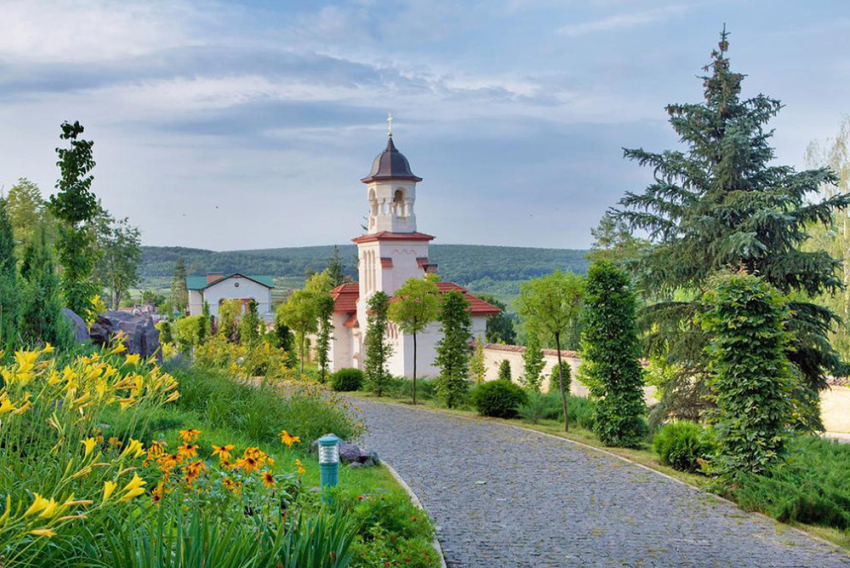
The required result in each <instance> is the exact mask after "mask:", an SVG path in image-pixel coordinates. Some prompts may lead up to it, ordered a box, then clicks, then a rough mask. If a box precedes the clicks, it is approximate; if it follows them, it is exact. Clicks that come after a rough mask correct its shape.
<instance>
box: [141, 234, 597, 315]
mask: <svg viewBox="0 0 850 568" xmlns="http://www.w3.org/2000/svg"><path fill="white" fill-rule="evenodd" d="M430 250H431V260H432V261H433V262H436V263H438V264H439V265H440V266H439V274H440V277H441V278H442V279H443V280H446V281H451V282H456V283H458V284H460V285H461V286H465V287H467V288H469V289H470V290H472V291H474V292H479V293H489V294H493V295H495V296H496V297H498V298H500V299H502V300H504V301H507V302H510V301H511V300H513V298H515V297H516V295H517V294H518V293H519V285H520V283H521V282H524V281H526V280H528V279H531V278H537V277H539V276H542V275H544V274H549V273H550V272H552V271H553V270H555V269H556V268H559V269H561V270H564V271H570V272H577V273H580V274H584V272H585V271H586V269H587V260H586V259H585V255H586V254H587V251H585V250H571V249H543V248H523V247H499V246H481V245H432V246H431V249H430ZM339 251H340V256H341V258H342V261H343V263H344V265H345V272H346V274H348V275H350V276H355V275H356V268H355V267H356V263H357V247H356V246H355V245H341V246H339ZM332 254H333V245H328V246H313V247H291V248H277V249H259V250H244V251H224V252H216V251H211V250H204V249H193V248H183V247H142V264H141V267H140V273H141V276H142V286H141V287H142V288H161V287H165V286H167V285H168V282H169V279H170V278H171V275H172V272H173V270H174V263H175V262H176V260H177V258H178V257H183V260H184V262H185V263H186V266H187V267H188V271H189V273H190V274H206V273H207V272H215V271H220V272H244V273H248V274H270V275H272V276H274V277H275V281H276V282H277V283H278V286H279V287H281V288H284V289H286V288H297V287H300V286H301V285H302V284H303V282H304V278H305V274H306V273H307V271H308V270H314V271H320V270H322V269H324V268H325V266H326V265H327V263H328V259H329V258H330V257H331V255H332Z"/></svg>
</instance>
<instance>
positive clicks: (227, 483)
mask: <svg viewBox="0 0 850 568" xmlns="http://www.w3.org/2000/svg"><path fill="white" fill-rule="evenodd" d="M241 487H242V483H241V482H239V481H233V480H232V479H230V478H229V477H228V478H225V480H224V488H225V489H229V490H230V491H231V492H233V493H235V494H237V495H238V494H239V492H240V491H241Z"/></svg>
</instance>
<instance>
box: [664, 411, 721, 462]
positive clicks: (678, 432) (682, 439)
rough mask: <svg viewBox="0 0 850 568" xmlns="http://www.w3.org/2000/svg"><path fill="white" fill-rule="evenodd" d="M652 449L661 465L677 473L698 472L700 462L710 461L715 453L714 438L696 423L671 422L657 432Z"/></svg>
mask: <svg viewBox="0 0 850 568" xmlns="http://www.w3.org/2000/svg"><path fill="white" fill-rule="evenodd" d="M652 449H653V450H655V453H657V454H658V457H659V458H661V463H663V464H665V465H669V466H670V467H672V468H673V469H675V470H677V471H690V472H694V471H699V470H700V469H702V465H701V464H700V461H701V460H711V458H712V457H713V456H714V454H715V452H716V451H717V446H716V445H715V443H714V438H713V436H712V433H711V432H710V431H709V430H706V429H705V428H703V427H702V426H700V425H699V424H697V423H696V422H688V421H684V420H683V421H681V422H673V423H672V424H667V425H665V426H664V427H662V428H661V430H659V431H658V433H657V434H656V435H655V437H654V438H653V439H652Z"/></svg>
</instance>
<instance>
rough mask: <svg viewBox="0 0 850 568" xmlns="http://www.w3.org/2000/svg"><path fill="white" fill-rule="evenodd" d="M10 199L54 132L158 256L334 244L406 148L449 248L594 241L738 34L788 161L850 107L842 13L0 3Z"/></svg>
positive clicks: (365, 3) (506, 2)
mask: <svg viewBox="0 0 850 568" xmlns="http://www.w3.org/2000/svg"><path fill="white" fill-rule="evenodd" d="M0 21H2V22H4V26H3V27H4V30H3V32H2V33H0V125H2V132H1V133H0V184H3V185H5V187H7V188H8V187H10V186H11V185H13V184H14V182H15V180H16V179H17V178H19V177H28V178H30V179H31V180H33V181H35V182H36V183H38V184H39V185H40V187H41V188H42V190H43V192H45V193H46V194H48V193H50V192H52V190H53V185H54V183H55V179H56V177H57V169H56V166H55V162H56V159H55V155H54V148H55V147H56V146H57V145H58V144H59V140H58V134H59V124H60V123H61V122H62V121H63V120H72V121H73V120H79V121H80V122H82V123H83V124H84V126H85V127H86V135H87V136H88V137H90V138H91V139H93V140H94V141H95V147H94V150H95V158H96V160H97V162H98V166H97V168H96V169H95V172H94V173H95V182H94V190H95V192H96V193H97V194H98V195H99V196H100V197H101V198H102V200H103V203H104V205H105V206H106V207H107V208H108V209H109V210H110V211H112V212H113V214H115V215H116V216H121V217H123V216H128V217H130V219H131V221H132V222H133V223H134V224H136V225H138V226H139V227H140V228H141V229H142V235H143V241H144V243H145V244H151V245H182V246H193V247H202V248H212V249H216V250H229V249H241V248H267V247H283V246H300V245H311V244H329V243H343V242H348V240H349V239H350V238H352V237H354V236H357V234H358V233H359V231H360V229H359V226H360V224H361V221H362V217H363V215H364V214H365V213H366V198H365V188H364V186H363V185H362V184H361V183H360V182H359V179H360V178H361V177H362V176H364V175H365V174H366V173H368V171H369V168H370V165H371V162H372V159H373V158H374V156H375V155H376V154H377V153H379V152H380V151H381V150H382V149H383V147H384V145H385V143H386V123H385V118H386V113H387V111H391V112H392V113H393V115H394V116H395V117H396V118H395V121H394V132H395V135H394V138H395V141H396V144H397V146H398V147H399V149H400V150H401V151H402V152H404V153H405V155H406V156H407V157H408V159H409V160H410V163H411V166H412V168H413V171H414V172H415V173H416V174H417V175H419V176H421V177H423V178H424V181H423V182H422V183H421V184H420V186H419V191H418V192H417V197H418V200H417V217H418V222H419V229H420V230H421V231H424V232H428V233H431V234H434V235H436V236H437V237H438V240H437V242H441V243H470V244H499V245H517V246H542V247H557V248H584V247H587V246H589V244H590V242H591V237H590V228H591V227H593V226H595V225H596V223H597V222H598V220H599V218H600V216H601V215H602V213H603V212H604V211H605V209H607V208H608V207H610V206H612V205H614V204H615V203H616V202H617V200H618V199H619V198H620V197H621V196H622V194H623V193H624V192H625V191H628V190H640V189H641V188H642V187H643V186H644V185H645V184H646V182H647V180H648V176H649V175H650V173H649V172H647V171H644V170H641V169H640V168H638V167H637V166H636V165H634V164H631V163H628V162H625V161H624V160H623V159H622V148H623V147H644V148H647V149H657V150H661V149H665V148H670V147H673V146H675V145H676V142H677V141H676V139H675V136H674V135H673V134H672V132H671V130H670V128H669V126H668V125H667V123H666V122H665V113H664V110H663V109H664V106H665V105H666V104H667V103H670V102H696V101H698V100H699V99H700V96H701V82H700V81H699V80H698V79H696V76H697V75H698V74H700V73H701V67H702V66H703V65H704V64H706V63H707V62H708V59H709V54H710V52H711V50H712V48H713V47H714V46H715V45H716V43H717V36H718V32H719V30H720V29H721V27H722V25H723V24H724V22H725V23H726V25H727V28H728V29H729V30H730V31H731V32H732V35H731V38H730V40H731V42H730V43H731V50H730V55H731V58H732V64H733V67H734V68H735V70H738V71H741V72H744V73H746V74H747V75H748V78H747V79H746V81H745V82H744V91H745V95H755V94H757V93H758V92H764V93H766V94H769V95H771V96H774V97H777V98H780V99H782V100H783V102H784V103H785V104H786V105H787V106H786V108H785V110H784V111H783V112H782V113H781V114H780V116H779V117H778V118H777V119H776V120H775V121H774V123H773V126H774V127H775V128H776V136H775V139H774V142H775V145H776V147H777V156H778V159H779V160H780V161H782V162H784V163H790V164H792V165H796V166H798V167H803V166H804V165H805V162H804V152H805V148H806V146H807V145H808V143H809V142H810V141H812V140H822V139H825V138H827V137H829V136H832V135H834V133H835V131H836V129H837V127H838V123H839V121H840V120H841V118H842V117H843V116H844V115H845V114H846V113H850V99H848V93H850V57H848V55H847V54H848V53H850V3H847V2H846V1H827V0H812V1H808V2H801V1H769V0H734V1H733V0H729V1H708V0H706V1H700V2H689V1H680V2H649V1H640V0H632V1H625V0H581V1H578V0H576V1H568V0H562V1H554V0H481V1H477V0H467V1H463V2H458V1H450V0H408V1H394V2H379V1H370V0H360V1H352V2H321V1H309V2H308V1H298V2H296V1H271V0H269V1H257V2H242V3H235V2H220V3H216V2H195V1H184V0H168V1H163V2H159V1H155V0H145V1H137V0H123V1H121V2H106V1H92V2H70V1H68V2H65V1H58V0H57V1H41V0H24V1H17V0H11V1H10V0H4V1H3V2H0Z"/></svg>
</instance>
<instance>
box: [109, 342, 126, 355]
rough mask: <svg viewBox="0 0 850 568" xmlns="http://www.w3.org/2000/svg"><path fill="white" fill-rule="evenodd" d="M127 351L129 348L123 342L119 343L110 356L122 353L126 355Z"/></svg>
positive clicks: (110, 351) (111, 350)
mask: <svg viewBox="0 0 850 568" xmlns="http://www.w3.org/2000/svg"><path fill="white" fill-rule="evenodd" d="M125 351H127V346H126V345H124V344H123V343H121V342H118V343H117V344H116V345H115V347H113V348H112V349H110V350H109V354H110V355H120V354H121V353H124V352H125Z"/></svg>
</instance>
